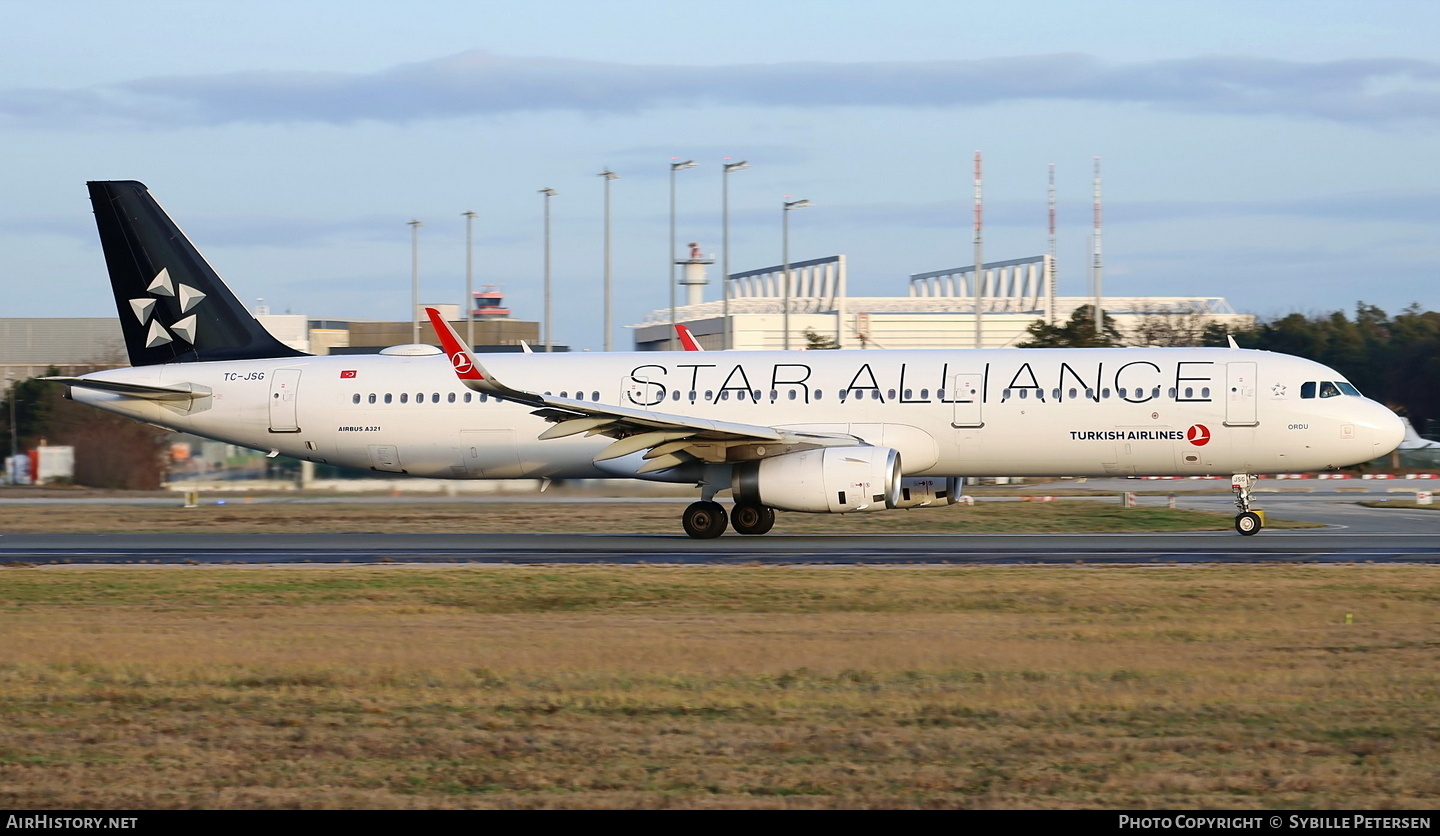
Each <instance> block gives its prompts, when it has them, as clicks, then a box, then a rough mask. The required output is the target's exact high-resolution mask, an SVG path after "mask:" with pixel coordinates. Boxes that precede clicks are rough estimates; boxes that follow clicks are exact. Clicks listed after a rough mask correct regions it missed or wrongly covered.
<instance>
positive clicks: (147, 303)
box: [86, 180, 305, 366]
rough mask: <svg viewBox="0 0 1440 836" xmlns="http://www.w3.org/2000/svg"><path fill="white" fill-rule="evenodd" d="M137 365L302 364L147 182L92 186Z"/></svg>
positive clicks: (129, 347)
mask: <svg viewBox="0 0 1440 836" xmlns="http://www.w3.org/2000/svg"><path fill="white" fill-rule="evenodd" d="M86 185H87V186H89V188H90V202H91V203H92V204H93V205H94V207H95V225H96V226H97V227H98V228H99V230H100V245H101V246H102V247H103V248H104V250H105V264H106V266H107V267H108V268H109V269H110V287H111V289H112V290H113V291H114V293H115V307H116V308H117V309H118V310H119V312H120V327H121V330H122V331H123V332H124V334H125V348H126V349H127V350H128V351H129V353H130V364H131V365H133V366H152V365H155V364H157V363H183V362H194V361H200V360H253V359H260V358H267V357H303V356H305V353H304V352H302V351H296V350H295V349H293V348H291V347H289V346H287V345H285V344H284V343H282V342H280V341H279V340H277V339H275V337H273V336H271V334H270V332H269V331H266V330H265V329H264V327H262V326H261V325H260V323H259V322H257V321H256V320H255V317H253V316H251V315H250V312H249V311H247V310H245V306H244V305H242V304H240V300H239V299H236V298H235V294H233V293H231V292H230V288H228V287H226V286H225V282H224V281H222V280H221V279H220V276H219V275H217V274H216V273H215V270H214V269H213V268H211V267H210V265H209V264H207V263H206V262H205V258H204V257H203V256H201V255H200V252H199V251H198V250H196V249H195V246H194V245H193V244H191V243H190V241H189V239H187V238H186V237H185V233H183V232H181V231H180V227H178V226H176V225H175V222H174V221H172V220H170V216H169V215H167V214H165V210H164V209H161V208H160V204H159V203H156V202H155V198H153V197H151V196H150V191H149V189H146V188H145V184H144V183H138V182H136V181H134V180H115V181H106V182H91V183H87V184H86Z"/></svg>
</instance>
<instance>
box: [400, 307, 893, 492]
mask: <svg viewBox="0 0 1440 836" xmlns="http://www.w3.org/2000/svg"><path fill="white" fill-rule="evenodd" d="M425 313H426V315H427V316H429V317H430V323H431V324H432V325H434V326H435V333H436V334H437V335H438V336H439V337H440V343H441V347H442V348H443V349H444V350H445V353H446V354H447V355H449V357H450V362H451V365H453V366H454V367H455V374H456V376H457V377H459V378H460V382H461V383H463V384H465V386H467V387H469V388H470V389H473V390H475V391H477V392H485V393H487V394H489V395H493V396H495V397H500V398H504V399H506V400H510V401H514V402H516V403H522V404H525V405H526V406H531V407H534V408H535V411H534V413H533V414H535V415H538V416H540V417H541V418H544V419H545V420H546V421H549V422H550V423H552V424H554V425H555V426H553V427H550V428H549V429H547V430H545V432H543V433H541V434H540V438H541V439H553V438H565V437H568V436H572V435H579V434H581V433H584V434H585V435H587V436H591V435H603V436H608V437H610V438H613V439H615V440H614V441H613V442H612V443H611V444H610V446H608V447H606V448H605V449H604V450H602V451H601V452H600V454H599V455H597V456H596V457H595V461H597V462H599V461H605V460H607V459H618V458H620V457H621V456H628V455H630V454H632V453H638V452H640V451H642V450H644V451H646V452H645V455H644V456H643V458H645V459H646V460H647V461H646V462H645V464H644V465H642V466H641V467H640V468H639V469H638V470H637V471H636V473H637V474H643V473H654V472H656V471H660V470H666V469H669V468H671V467H675V466H676V465H680V464H684V463H685V462H687V461H691V460H693V459H699V460H701V461H705V462H724V461H735V460H743V459H755V458H767V457H769V456H776V455H780V454H782V453H789V452H792V451H795V450H805V449H810V448H813V447H831V446H853V445H856V444H864V442H863V441H860V440H859V439H857V438H856V437H855V436H852V435H840V434H830V433H808V432H797V431H793V430H777V429H775V428H773V427H764V426H760V425H758V424H742V423H736V422H733V421H717V420H714V419H709V418H697V417H695V416H692V415H675V414H671V413H665V412H654V411H651V410H648V409H640V408H637V407H633V406H622V405H619V404H602V403H594V402H591V401H581V400H574V399H572V398H557V397H555V396H553V395H546V394H543V393H540V392H532V391H529V390H526V389H518V388H515V387H512V386H509V385H507V384H505V383H502V382H501V381H500V380H499V379H498V378H496V377H495V375H494V374H492V373H491V372H490V371H489V370H487V369H486V368H485V367H484V366H482V365H480V361H479V360H477V359H476V358H475V355H474V354H472V353H471V352H470V350H469V349H468V348H466V347H465V344H464V343H463V342H461V341H460V338H459V336H458V335H456V333H455V331H454V329H452V328H451V327H450V323H448V322H446V321H445V319H444V317H442V316H441V315H440V312H439V311H437V310H435V309H434V308H426V309H425Z"/></svg>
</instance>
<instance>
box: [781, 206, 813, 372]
mask: <svg viewBox="0 0 1440 836" xmlns="http://www.w3.org/2000/svg"><path fill="white" fill-rule="evenodd" d="M781 205H782V207H783V209H782V211H781V213H780V217H781V224H780V249H781V253H782V257H783V259H784V263H785V300H784V302H783V303H782V304H783V314H782V316H781V318H780V319H781V325H780V327H781V329H782V330H784V332H785V342H784V345H785V350H786V351H789V350H790V210H791V209H804V208H805V207H807V206H811V205H812V204H811V203H810V201H808V200H787V201H784V202H783V203H782V204H781Z"/></svg>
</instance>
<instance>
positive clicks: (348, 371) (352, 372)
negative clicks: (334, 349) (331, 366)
mask: <svg viewBox="0 0 1440 836" xmlns="http://www.w3.org/2000/svg"><path fill="white" fill-rule="evenodd" d="M355 371H356V370H355V369H345V370H343V371H341V372H340V377H341V378H346V377H354V376H355Z"/></svg>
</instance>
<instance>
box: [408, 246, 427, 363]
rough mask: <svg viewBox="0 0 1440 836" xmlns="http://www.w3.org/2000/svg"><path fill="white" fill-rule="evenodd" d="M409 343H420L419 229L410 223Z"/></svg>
mask: <svg viewBox="0 0 1440 836" xmlns="http://www.w3.org/2000/svg"><path fill="white" fill-rule="evenodd" d="M406 225H407V226H409V227H410V342H412V343H418V342H420V227H422V226H424V224H422V223H420V222H419V221H413V220H412V221H410V222H409V223H408V224H406Z"/></svg>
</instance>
